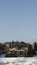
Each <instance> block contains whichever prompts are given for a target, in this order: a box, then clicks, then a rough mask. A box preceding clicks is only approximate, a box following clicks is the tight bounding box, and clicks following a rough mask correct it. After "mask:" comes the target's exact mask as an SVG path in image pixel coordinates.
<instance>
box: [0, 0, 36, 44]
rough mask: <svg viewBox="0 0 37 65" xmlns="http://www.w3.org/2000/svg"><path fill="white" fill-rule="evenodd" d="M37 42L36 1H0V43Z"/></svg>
mask: <svg viewBox="0 0 37 65" xmlns="http://www.w3.org/2000/svg"><path fill="white" fill-rule="evenodd" d="M12 40H19V41H25V42H30V43H31V42H34V41H37V0H0V42H4V41H12Z"/></svg>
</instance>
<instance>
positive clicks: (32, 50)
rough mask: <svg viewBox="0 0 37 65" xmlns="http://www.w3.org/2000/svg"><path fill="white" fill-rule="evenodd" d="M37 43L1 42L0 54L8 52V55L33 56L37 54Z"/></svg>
mask: <svg viewBox="0 0 37 65" xmlns="http://www.w3.org/2000/svg"><path fill="white" fill-rule="evenodd" d="M36 51H37V43H36V42H35V43H33V45H31V44H30V43H25V42H23V41H21V42H19V41H12V42H5V43H4V44H1V43H0V54H2V53H6V57H32V56H34V55H36Z"/></svg>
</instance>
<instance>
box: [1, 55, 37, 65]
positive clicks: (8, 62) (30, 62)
mask: <svg viewBox="0 0 37 65" xmlns="http://www.w3.org/2000/svg"><path fill="white" fill-rule="evenodd" d="M0 65H37V56H36V57H18V58H0Z"/></svg>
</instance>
